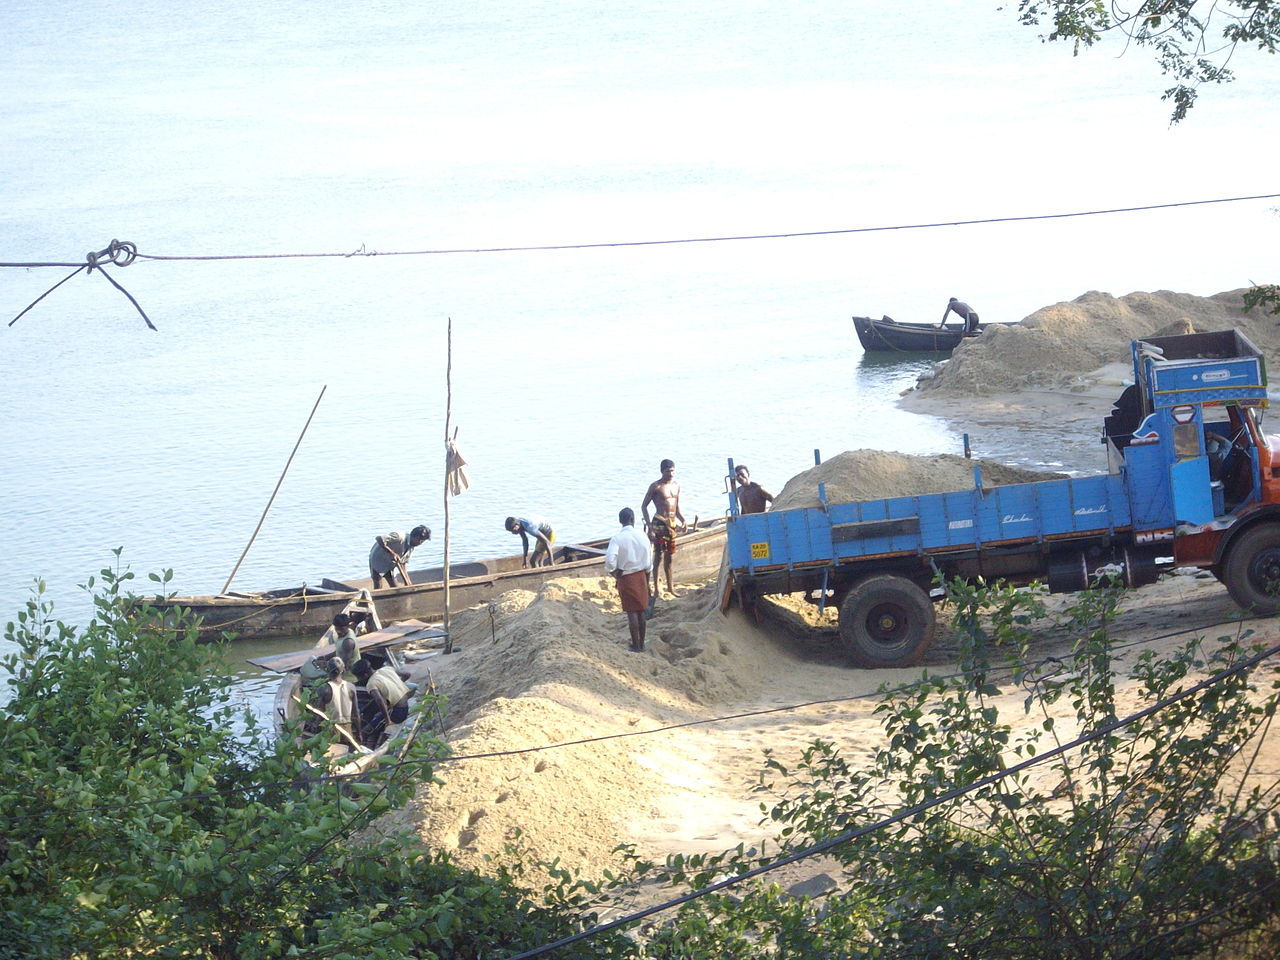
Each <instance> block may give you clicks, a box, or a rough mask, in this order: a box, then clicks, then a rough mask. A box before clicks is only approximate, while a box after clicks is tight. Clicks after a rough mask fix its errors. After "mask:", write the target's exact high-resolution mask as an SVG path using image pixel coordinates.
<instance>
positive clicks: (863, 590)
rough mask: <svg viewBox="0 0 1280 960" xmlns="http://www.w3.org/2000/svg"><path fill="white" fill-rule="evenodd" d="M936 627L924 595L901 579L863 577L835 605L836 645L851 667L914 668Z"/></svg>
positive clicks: (927, 598)
mask: <svg viewBox="0 0 1280 960" xmlns="http://www.w3.org/2000/svg"><path fill="white" fill-rule="evenodd" d="M936 627H937V620H936V619H935V618H934V615H933V602H932V601H931V600H930V599H929V595H928V594H927V593H925V592H924V590H923V589H921V588H920V587H919V586H918V585H917V584H915V583H914V582H912V581H911V580H908V579H907V578H906V577H899V576H895V575H893V574H888V573H884V574H878V575H876V576H873V577H867V578H866V579H865V580H862V581H860V582H858V583H856V584H854V585H853V587H852V589H850V590H849V593H848V594H847V595H846V596H845V598H844V600H842V601H841V603H840V643H841V645H842V646H843V647H844V649H845V652H846V653H848V655H849V659H850V660H852V661H853V663H854V665H855V666H859V667H910V666H914V665H915V664H917V663H919V662H920V660H921V658H922V657H923V656H924V655H925V651H927V650H928V649H929V646H930V645H931V644H932V643H933V635H934V631H935V629H936Z"/></svg>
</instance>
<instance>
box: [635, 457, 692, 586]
mask: <svg viewBox="0 0 1280 960" xmlns="http://www.w3.org/2000/svg"><path fill="white" fill-rule="evenodd" d="M658 469H659V470H661V471H662V476H660V477H659V478H658V479H657V480H655V481H653V483H651V484H649V489H648V491H647V492H646V493H645V495H644V502H642V503H641V504H640V513H641V514H642V515H643V516H644V525H645V529H646V530H648V531H649V540H650V542H651V543H652V544H653V595H654V596H655V597H657V596H658V570H659V569H660V568H661V569H665V570H666V573H667V592H668V593H669V594H671V595H672V596H673V597H674V596H675V594H676V591H675V588H674V587H673V586H672V585H671V558H672V557H674V556H675V553H676V531H677V530H683V529H684V526H685V522H684V514H683V513H681V512H680V484H679V483H678V482H677V481H676V465H675V463H674V462H673V461H671V460H663V461H662V463H660V464H658ZM649 504H653V509H654V514H653V519H650V518H649Z"/></svg>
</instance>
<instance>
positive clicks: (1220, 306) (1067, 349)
mask: <svg viewBox="0 0 1280 960" xmlns="http://www.w3.org/2000/svg"><path fill="white" fill-rule="evenodd" d="M1244 293H1245V291H1244V290H1243V289H1241V290H1231V291H1227V292H1225V293H1219V294H1215V295H1213V296H1211V297H1197V296H1192V295H1191V294H1187V293H1172V292H1170V291H1167V290H1161V291H1158V292H1156V293H1130V294H1128V295H1126V296H1123V297H1113V296H1111V295H1110V294H1108V293H1099V292H1097V291H1090V292H1089V293H1086V294H1084V295H1083V296H1080V297H1077V298H1076V299H1075V300H1072V301H1070V302H1068V303H1055V304H1053V305H1052V306H1048V307H1044V308H1042V309H1040V310H1037V311H1036V312H1035V313H1033V314H1031V315H1030V316H1029V317H1027V318H1026V319H1024V320H1022V321H1021V322H1020V323H1017V324H1010V325H1007V326H1002V325H992V326H990V327H987V328H986V329H985V330H983V332H982V334H981V336H978V337H975V338H973V339H971V340H965V341H964V342H962V343H961V344H960V346H959V347H957V348H956V350H955V351H954V353H953V354H952V356H951V359H950V360H949V361H948V362H946V363H944V364H942V365H941V366H940V367H939V368H938V369H937V371H936V372H935V373H934V375H932V376H931V377H929V378H926V379H923V380H921V382H920V384H919V389H920V390H921V391H928V392H937V393H944V394H961V395H978V396H983V395H991V394H996V393H1004V392H1008V391H1016V390H1024V389H1027V388H1029V387H1036V386H1043V387H1064V386H1071V385H1072V384H1073V382H1074V381H1077V380H1079V379H1080V378H1081V377H1083V376H1085V375H1087V374H1090V373H1091V372H1093V371H1097V370H1098V369H1099V368H1102V367H1107V366H1109V365H1113V364H1120V365H1125V366H1127V364H1128V363H1129V343H1130V341H1132V340H1135V339H1138V338H1140V337H1147V336H1156V335H1159V336H1168V335H1171V334H1176V333H1191V332H1197V333H1203V332H1208V331H1213V330H1227V329H1230V328H1232V327H1234V328H1236V329H1239V330H1240V331H1242V332H1243V333H1244V334H1245V335H1246V336H1247V337H1248V338H1249V339H1250V340H1251V341H1253V343H1254V344H1255V345H1256V346H1257V347H1258V349H1259V350H1261V351H1262V352H1263V354H1264V355H1265V356H1266V357H1267V358H1268V360H1271V361H1275V360H1277V359H1280V326H1278V325H1277V323H1276V318H1275V316H1273V315H1271V314H1268V313H1265V312H1263V311H1261V310H1257V309H1255V310H1253V311H1251V312H1249V313H1245V312H1244V308H1243V305H1242V303H1243V300H1242V298H1243V296H1244Z"/></svg>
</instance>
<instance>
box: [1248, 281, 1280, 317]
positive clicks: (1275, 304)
mask: <svg viewBox="0 0 1280 960" xmlns="http://www.w3.org/2000/svg"><path fill="white" fill-rule="evenodd" d="M1254 307H1263V308H1265V309H1266V311H1267V313H1272V314H1280V285H1276V284H1274V283H1262V284H1259V285H1258V286H1256V287H1251V288H1249V289H1248V290H1246V291H1245V293H1244V309H1245V312H1248V311H1250V310H1252V309H1253V308H1254Z"/></svg>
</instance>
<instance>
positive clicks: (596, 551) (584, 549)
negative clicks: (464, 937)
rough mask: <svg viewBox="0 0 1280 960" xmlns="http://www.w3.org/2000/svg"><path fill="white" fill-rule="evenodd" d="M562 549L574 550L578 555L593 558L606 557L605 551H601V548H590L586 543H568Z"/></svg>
mask: <svg viewBox="0 0 1280 960" xmlns="http://www.w3.org/2000/svg"><path fill="white" fill-rule="evenodd" d="M560 549H562V550H574V551H577V552H578V553H586V554H590V555H591V556H593V557H603V556H604V555H605V550H604V549H601V548H600V547H589V546H587V545H586V544H585V543H566V544H564V545H563V546H562V547H561V548H560Z"/></svg>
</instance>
